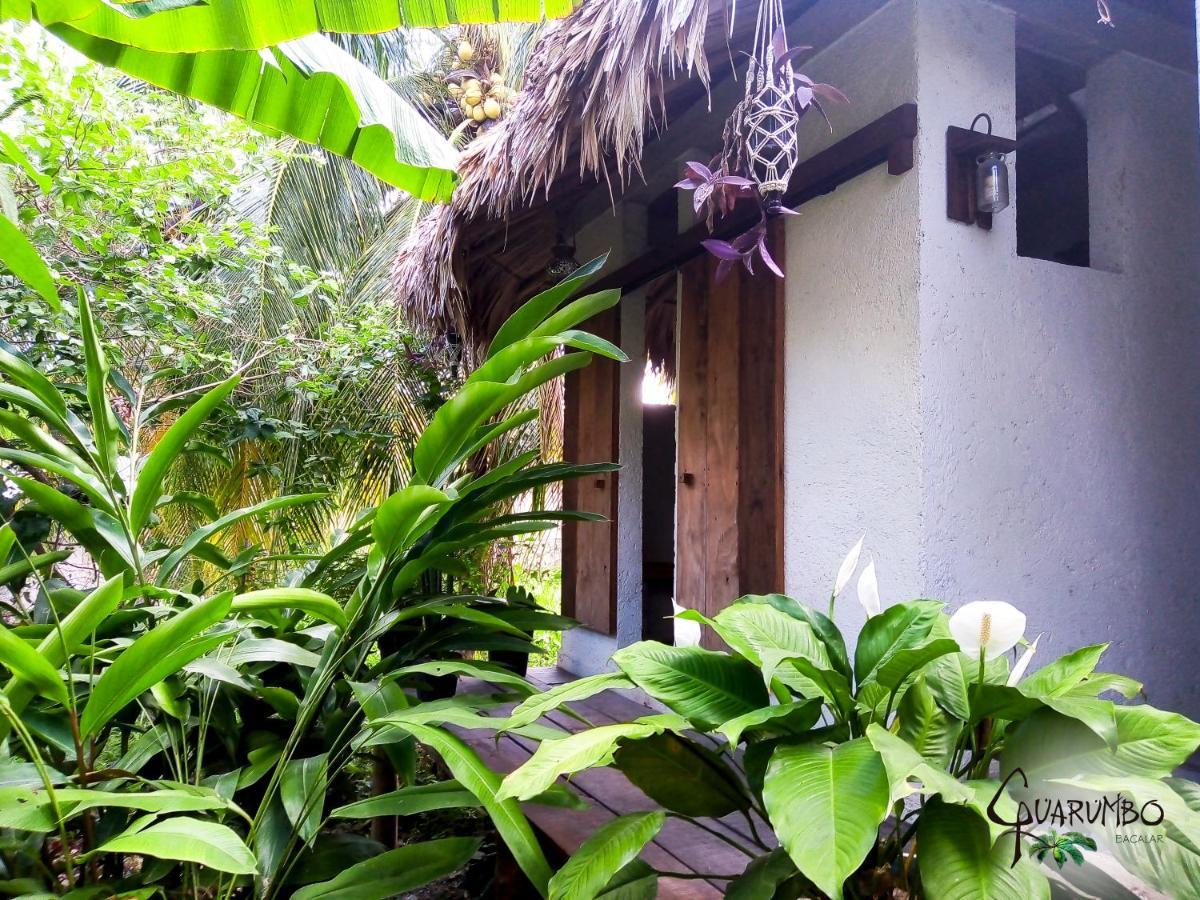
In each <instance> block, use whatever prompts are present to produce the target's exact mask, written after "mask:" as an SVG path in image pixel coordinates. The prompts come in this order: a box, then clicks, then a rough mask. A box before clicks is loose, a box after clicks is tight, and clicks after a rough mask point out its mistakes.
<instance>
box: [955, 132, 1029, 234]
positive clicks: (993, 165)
mask: <svg viewBox="0 0 1200 900" xmlns="http://www.w3.org/2000/svg"><path fill="white" fill-rule="evenodd" d="M980 119H983V120H984V121H985V122H986V123H987V131H986V132H984V131H976V130H975V126H976V125H977V124H979V120H980ZM1016 149H1017V142H1016V141H1014V140H1012V139H1010V138H1002V137H996V136H995V135H993V134H992V117H991V116H989V115H988V114H987V113H980V114H979V115H977V116H976V117H975V120H974V121H973V122H971V127H970V128H958V127H956V126H954V125H951V126H950V127H949V128H947V129H946V215H947V216H949V217H950V218H951V219H953V220H954V221H956V222H965V223H966V224H968V225H978V226H979V227H980V228H984V229H990V228H991V227H992V215H993V214H994V213H998V212H1000V211H1001V210H1002V209H1004V208H1006V207H1007V206H1008V204H1009V202H1010V194H1009V186H1008V163H1007V162H1006V161H1005V158H1004V156H1005V154H1006V153H1012V152H1014V151H1015V150H1016Z"/></svg>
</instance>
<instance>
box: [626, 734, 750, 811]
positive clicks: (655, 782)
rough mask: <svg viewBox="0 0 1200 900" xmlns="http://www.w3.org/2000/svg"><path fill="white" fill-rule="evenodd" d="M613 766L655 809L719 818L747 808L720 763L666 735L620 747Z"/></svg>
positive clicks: (739, 787) (709, 754) (682, 739)
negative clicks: (654, 804)
mask: <svg viewBox="0 0 1200 900" xmlns="http://www.w3.org/2000/svg"><path fill="white" fill-rule="evenodd" d="M613 763H614V764H615V765H616V767H617V768H618V769H620V770H621V771H622V772H623V773H625V777H626V778H628V779H629V780H630V781H632V782H633V784H634V785H635V786H636V787H638V788H640V789H641V790H642V792H643V793H644V794H645V795H646V796H647V797H649V798H650V799H651V800H653V801H654V802H655V803H657V804H658V805H659V806H662V807H664V808H665V809H669V810H671V811H672V812H678V813H683V814H684V815H686V816H698V817H711V818H720V817H721V816H727V815H729V814H730V813H733V812H737V811H739V810H743V811H744V810H747V809H749V808H750V797H749V795H747V793H746V791H745V789H744V788H743V787H742V782H741V779H740V777H739V776H738V774H737V773H736V772H734V771H733V770H732V769H731V768H730V767H729V764H728V763H726V762H725V760H724V759H722V758H721V756H720V755H719V754H717V753H714V752H713V751H712V750H710V749H708V748H707V747H705V746H703V745H702V744H700V743H698V742H697V741H693V740H691V739H689V738H685V737H680V736H679V735H676V734H672V733H670V732H664V733H663V734H656V735H652V736H651V737H648V738H642V739H641V740H636V741H625V742H624V743H623V744H622V745H621V746H620V747H618V748H617V751H616V753H614V754H613Z"/></svg>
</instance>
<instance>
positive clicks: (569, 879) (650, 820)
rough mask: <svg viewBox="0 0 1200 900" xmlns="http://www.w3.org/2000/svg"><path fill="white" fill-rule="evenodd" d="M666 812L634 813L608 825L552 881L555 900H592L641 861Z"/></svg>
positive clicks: (573, 855) (551, 885)
mask: <svg viewBox="0 0 1200 900" xmlns="http://www.w3.org/2000/svg"><path fill="white" fill-rule="evenodd" d="M666 818H667V817H666V815H665V814H664V813H662V812H642V813H632V814H630V815H626V816H618V817H617V818H615V819H613V820H612V821H611V822H606V823H605V824H604V825H602V826H601V827H600V828H599V829H597V830H596V832H595V833H594V834H593V835H591V837H589V838H588V839H587V840H586V841H584V842H583V844H582V845H581V846H580V847H579V849H578V850H576V851H575V852H574V853H573V854H572V855H571V858H570V859H569V860H567V862H566V865H564V866H563V867H562V868H561V869H559V870H558V872H556V873H555V875H554V877H553V878H551V879H550V898H551V900H591V898H593V897H595V896H597V895H598V894H599V893H600V891H601V890H602V889H603V888H604V886H605V885H606V884H608V882H609V880H610V879H611V878H612V877H613V876H614V875H616V874H617V872H619V871H620V870H621V869H622V868H624V867H625V865H626V864H627V863H630V862H632V861H633V860H634V859H636V858H637V855H638V854H639V853H641V852H642V848H643V847H645V846H646V845H647V844H648V843H650V841H651V840H653V839H654V836H655V835H656V834H658V832H659V831H660V830H661V829H662V827H663V823H664V822H665V821H666Z"/></svg>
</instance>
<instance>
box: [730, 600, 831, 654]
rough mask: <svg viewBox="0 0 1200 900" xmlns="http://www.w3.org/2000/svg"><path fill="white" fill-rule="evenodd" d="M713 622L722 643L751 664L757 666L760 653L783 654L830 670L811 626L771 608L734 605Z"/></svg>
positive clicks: (823, 651) (821, 644)
mask: <svg viewBox="0 0 1200 900" xmlns="http://www.w3.org/2000/svg"><path fill="white" fill-rule="evenodd" d="M714 622H715V624H714V627H715V628H716V629H717V633H718V634H719V635H720V636H721V637H722V638H723V639H724V641H725V643H727V644H728V645H729V646H730V647H732V648H733V649H734V650H736V651H737V652H738V653H740V654H742V656H744V657H746V659H748V660H750V662H752V663H754V664H755V665H761V663H762V654H763V653H764V652H773V653H778V652H785V653H786V655H787V656H789V657H802V658H804V659H808V660H810V661H811V662H813V663H814V664H815V665H817V666H819V667H821V668H823V669H827V668H829V667H830V660H829V654H828V653H827V652H826V650H825V644H824V643H823V642H822V641H821V639H820V637H818V636H817V633H816V631H814V630H813V628H812V626H811V625H809V624H808V623H807V622H802V621H800V620H799V619H796V618H793V617H792V616H789V615H786V614H784V613H782V612H780V611H779V610H777V609H775V608H774V607H773V606H769V605H767V604H765V603H735V604H733V605H732V606H727V607H726V608H725V609H723V610H721V611H720V612H719V613H717V616H716V619H715V620H714Z"/></svg>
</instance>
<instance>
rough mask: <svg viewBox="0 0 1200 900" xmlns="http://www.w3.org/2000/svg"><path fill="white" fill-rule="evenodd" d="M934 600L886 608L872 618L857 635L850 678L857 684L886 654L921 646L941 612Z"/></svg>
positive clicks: (939, 605)
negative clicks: (851, 676)
mask: <svg viewBox="0 0 1200 900" xmlns="http://www.w3.org/2000/svg"><path fill="white" fill-rule="evenodd" d="M941 609H942V604H940V603H938V602H937V601H935V600H914V601H912V602H909V603H897V604H895V605H893V606H889V607H888V608H887V609H885V610H884V611H883V612H881V613H880V614H879V615H877V616H872V617H871V618H870V619H868V620H867V624H866V625H864V626H863V630H862V633H861V634H860V635H859V636H858V647H857V649H856V650H855V653H854V676H855V678H856V679H857V680H858V681H859V682H860V683H861V682H864V681H866V680H867V678H868V676H869V675H870V674H871V673H872V672H873V671H874V670H875V669H876V667H877V666H879V664H880V662H881V661H882V660H883V659H884V658H885V657H887V656H888V655H889V654H894V653H895V652H897V651H898V650H902V649H904V648H907V647H914V646H916V645H918V644H921V643H924V642H925V639H926V638H928V637H929V636H930V633H931V632H932V631H933V627H934V625H935V623H936V622H937V617H938V614H939V613H940V612H941Z"/></svg>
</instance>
